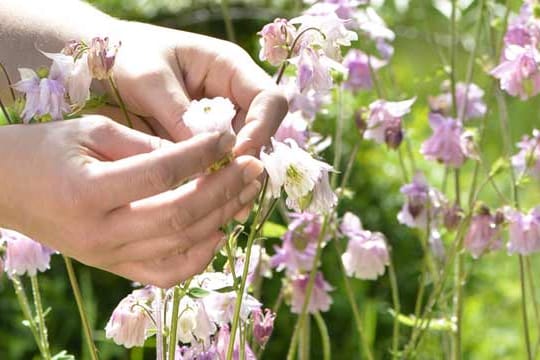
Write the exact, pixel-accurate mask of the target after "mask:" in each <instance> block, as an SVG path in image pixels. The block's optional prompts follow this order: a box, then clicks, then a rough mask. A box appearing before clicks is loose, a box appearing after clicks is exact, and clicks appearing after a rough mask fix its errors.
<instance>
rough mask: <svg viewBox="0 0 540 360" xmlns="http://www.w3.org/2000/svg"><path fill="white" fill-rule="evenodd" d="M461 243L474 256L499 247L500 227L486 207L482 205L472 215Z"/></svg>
mask: <svg viewBox="0 0 540 360" xmlns="http://www.w3.org/2000/svg"><path fill="white" fill-rule="evenodd" d="M463 245H464V246H465V248H466V249H467V250H469V252H470V253H471V254H472V256H473V257H474V258H478V257H480V256H481V255H482V254H484V253H486V252H488V251H492V250H497V249H499V248H500V247H501V239H500V227H499V224H498V222H497V220H496V217H495V216H493V215H491V214H490V212H489V209H488V208H486V207H482V208H481V209H480V211H479V213H478V214H477V215H475V216H473V218H472V220H471V225H470V228H469V231H468V232H467V235H466V236H465V240H464V243H463Z"/></svg>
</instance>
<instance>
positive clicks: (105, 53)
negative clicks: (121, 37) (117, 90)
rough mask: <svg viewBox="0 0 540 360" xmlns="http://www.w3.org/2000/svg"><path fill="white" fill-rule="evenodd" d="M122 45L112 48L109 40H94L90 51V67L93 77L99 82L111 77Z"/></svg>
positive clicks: (97, 38)
mask: <svg viewBox="0 0 540 360" xmlns="http://www.w3.org/2000/svg"><path fill="white" fill-rule="evenodd" d="M120 45H121V43H120V42H119V43H118V44H116V45H114V46H112V47H110V46H109V38H107V37H106V38H99V37H96V38H93V39H92V42H91V43H90V48H89V49H88V67H89V68H90V72H91V73H92V77H93V78H95V79H97V80H103V79H107V78H108V77H109V76H110V75H111V71H112V68H113V66H114V61H115V59H116V54H117V53H118V48H119V47H120Z"/></svg>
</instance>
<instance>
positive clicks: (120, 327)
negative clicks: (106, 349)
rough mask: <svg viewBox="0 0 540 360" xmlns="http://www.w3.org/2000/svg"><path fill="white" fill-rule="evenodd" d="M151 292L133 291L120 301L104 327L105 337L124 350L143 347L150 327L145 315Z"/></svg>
mask: <svg viewBox="0 0 540 360" xmlns="http://www.w3.org/2000/svg"><path fill="white" fill-rule="evenodd" d="M151 294H153V293H152V292H151V291H140V290H135V291H133V292H132V293H131V294H129V295H128V296H127V297H125V298H124V299H122V301H120V303H119V304H118V305H117V306H116V308H115V309H114V311H113V313H112V315H111V318H110V319H109V321H108V322H107V325H106V326H105V336H106V337H107V338H108V339H112V340H113V341H114V342H115V343H116V344H117V345H122V346H124V347H126V348H128V349H129V348H131V347H134V346H143V345H144V341H145V339H146V337H147V335H148V330H149V329H150V326H151V320H150V317H149V315H148V313H147V311H148V310H147V309H148V308H149V305H150V304H151V302H152V301H153V297H152V296H151Z"/></svg>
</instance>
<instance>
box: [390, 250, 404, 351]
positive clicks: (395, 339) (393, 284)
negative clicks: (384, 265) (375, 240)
mask: <svg viewBox="0 0 540 360" xmlns="http://www.w3.org/2000/svg"><path fill="white" fill-rule="evenodd" d="M388 277H389V279H390V289H391V291H392V302H393V305H394V312H395V313H396V316H395V317H394V326H393V331H392V357H393V358H397V357H398V349H399V318H398V315H399V314H401V304H400V302H399V288H398V284H397V278H396V272H395V269H394V262H393V261H392V259H391V258H390V262H389V263H388Z"/></svg>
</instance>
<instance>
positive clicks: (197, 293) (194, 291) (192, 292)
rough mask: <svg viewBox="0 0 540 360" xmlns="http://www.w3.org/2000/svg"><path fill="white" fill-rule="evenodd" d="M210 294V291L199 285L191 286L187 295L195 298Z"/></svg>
mask: <svg viewBox="0 0 540 360" xmlns="http://www.w3.org/2000/svg"><path fill="white" fill-rule="evenodd" d="M208 295H210V291H208V290H205V289H202V288H198V287H195V288H191V289H189V291H188V292H187V296H189V297H190V298H193V299H202V298H203V297H205V296H208Z"/></svg>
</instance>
